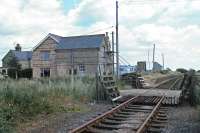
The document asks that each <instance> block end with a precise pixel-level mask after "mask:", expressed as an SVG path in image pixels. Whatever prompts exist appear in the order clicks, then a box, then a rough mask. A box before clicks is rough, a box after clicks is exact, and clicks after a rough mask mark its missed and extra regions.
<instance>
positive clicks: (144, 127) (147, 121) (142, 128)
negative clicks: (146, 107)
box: [136, 96, 165, 133]
mask: <svg viewBox="0 0 200 133" xmlns="http://www.w3.org/2000/svg"><path fill="white" fill-rule="evenodd" d="M164 98H165V96H162V97H161V99H160V100H159V102H158V103H157V105H156V106H155V107H154V109H153V110H152V112H151V113H150V115H149V116H148V117H147V118H146V119H145V121H144V122H143V123H142V125H141V126H140V127H139V129H138V130H137V132H136V133H144V132H145V131H146V130H147V128H148V126H149V124H150V122H151V120H152V118H153V117H154V116H155V115H156V113H157V112H158V110H159V108H160V106H161V105H162V101H163V100H164Z"/></svg>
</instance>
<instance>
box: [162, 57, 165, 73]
mask: <svg viewBox="0 0 200 133" xmlns="http://www.w3.org/2000/svg"><path fill="white" fill-rule="evenodd" d="M162 65H163V70H165V58H164V54H163V53H162Z"/></svg>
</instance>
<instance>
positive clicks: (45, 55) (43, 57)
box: [40, 51, 50, 61]
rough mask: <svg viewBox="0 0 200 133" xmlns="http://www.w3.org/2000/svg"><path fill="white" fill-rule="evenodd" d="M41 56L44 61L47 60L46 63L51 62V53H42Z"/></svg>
mask: <svg viewBox="0 0 200 133" xmlns="http://www.w3.org/2000/svg"><path fill="white" fill-rule="evenodd" d="M40 55H41V59H42V60H46V61H47V60H49V55H50V54H49V51H43V52H41V53H40Z"/></svg>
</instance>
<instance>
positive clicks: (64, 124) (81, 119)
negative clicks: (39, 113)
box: [19, 104, 112, 133]
mask: <svg viewBox="0 0 200 133" xmlns="http://www.w3.org/2000/svg"><path fill="white" fill-rule="evenodd" d="M86 106H87V108H88V109H89V111H86V112H70V113H58V114H55V115H53V116H51V117H49V118H46V119H43V120H41V122H39V123H37V124H36V126H34V125H33V127H30V128H28V129H27V128H26V129H23V130H21V131H19V132H22V133H27V132H28V133H67V132H69V130H71V129H73V128H75V127H78V126H80V125H81V124H83V123H85V122H86V121H89V120H90V119H92V118H94V117H96V116H98V115H100V114H102V113H104V112H106V111H108V110H109V109H111V108H112V105H110V104H90V105H86Z"/></svg>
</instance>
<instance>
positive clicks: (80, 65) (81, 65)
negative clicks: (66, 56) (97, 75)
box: [78, 64, 86, 72]
mask: <svg viewBox="0 0 200 133" xmlns="http://www.w3.org/2000/svg"><path fill="white" fill-rule="evenodd" d="M78 68H79V71H80V72H85V71H86V67H85V65H84V64H79V66H78Z"/></svg>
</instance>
